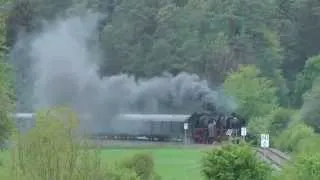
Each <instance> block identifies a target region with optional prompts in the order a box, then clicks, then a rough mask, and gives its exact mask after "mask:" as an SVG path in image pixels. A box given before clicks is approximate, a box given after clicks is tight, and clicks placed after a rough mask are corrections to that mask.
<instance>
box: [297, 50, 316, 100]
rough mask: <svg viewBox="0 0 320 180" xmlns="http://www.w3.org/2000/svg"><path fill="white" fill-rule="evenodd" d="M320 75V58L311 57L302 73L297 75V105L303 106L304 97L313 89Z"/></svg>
mask: <svg viewBox="0 0 320 180" xmlns="http://www.w3.org/2000/svg"><path fill="white" fill-rule="evenodd" d="M319 75H320V56H319V55H318V56H313V57H310V58H309V59H308V60H307V61H306V64H305V66H304V69H303V70H302V72H300V73H299V74H298V75H297V81H296V84H295V97H296V98H297V99H296V102H295V103H296V104H297V105H299V106H301V105H302V103H303V101H302V98H303V97H302V96H303V94H305V93H306V92H307V91H309V90H310V89H311V88H312V84H313V82H314V80H315V79H316V78H317V77H318V76H319Z"/></svg>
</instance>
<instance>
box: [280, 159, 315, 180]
mask: <svg viewBox="0 0 320 180" xmlns="http://www.w3.org/2000/svg"><path fill="white" fill-rule="evenodd" d="M278 179H279V180H304V179H308V180H318V179H320V153H301V154H299V155H298V156H296V157H295V158H294V162H293V163H291V164H288V166H287V167H285V168H284V170H283V171H282V174H281V175H280V177H278Z"/></svg>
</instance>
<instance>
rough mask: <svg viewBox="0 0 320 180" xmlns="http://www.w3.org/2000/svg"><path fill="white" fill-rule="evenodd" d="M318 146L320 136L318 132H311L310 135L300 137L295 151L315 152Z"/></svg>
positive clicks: (319, 144) (319, 145)
mask: <svg viewBox="0 0 320 180" xmlns="http://www.w3.org/2000/svg"><path fill="white" fill-rule="evenodd" d="M319 148H320V136H319V134H313V135H311V136H310V137H306V138H303V139H301V140H300V141H299V142H298V144H297V147H296V148H295V152H296V153H316V152H318V151H319Z"/></svg>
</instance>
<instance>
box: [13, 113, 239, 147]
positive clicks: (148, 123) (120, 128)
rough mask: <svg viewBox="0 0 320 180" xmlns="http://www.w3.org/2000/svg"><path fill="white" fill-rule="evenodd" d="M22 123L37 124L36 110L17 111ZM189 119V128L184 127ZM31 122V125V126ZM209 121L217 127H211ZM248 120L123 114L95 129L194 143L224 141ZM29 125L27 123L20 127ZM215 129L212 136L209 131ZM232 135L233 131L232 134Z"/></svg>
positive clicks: (104, 135) (122, 136)
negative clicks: (33, 112)
mask: <svg viewBox="0 0 320 180" xmlns="http://www.w3.org/2000/svg"><path fill="white" fill-rule="evenodd" d="M15 117H16V119H18V120H19V121H18V122H20V124H21V122H23V124H26V122H28V123H27V124H29V125H28V127H27V128H31V126H33V124H34V120H33V119H34V115H33V114H32V113H18V114H16V115H15ZM186 123H187V125H188V129H187V130H185V129H184V125H185V124H186ZM30 124H31V126H30ZM209 124H211V125H213V128H211V129H210V128H209ZM243 126H245V121H244V120H243V119H242V118H241V117H240V116H239V115H237V114H235V113H231V114H221V113H216V112H210V111H209V112H195V113H193V114H191V115H184V114H119V115H117V116H115V117H114V118H112V119H111V120H110V121H108V125H107V126H106V127H103V128H102V129H104V130H103V131H100V132H92V138H94V139H100V140H102V139H117V140H148V141H183V140H184V138H185V137H187V138H188V141H189V142H193V143H203V144H206V143H212V141H218V142H219V141H222V140H223V139H224V138H225V137H226V136H227V132H228V130H229V132H230V131H231V130H232V133H233V135H235V136H238V135H239V134H240V130H241V127H243ZM22 128H24V129H26V127H25V125H24V126H21V125H20V129H22ZM210 130H211V131H213V133H211V136H209V134H210V133H209V131H210ZM229 135H230V134H229Z"/></svg>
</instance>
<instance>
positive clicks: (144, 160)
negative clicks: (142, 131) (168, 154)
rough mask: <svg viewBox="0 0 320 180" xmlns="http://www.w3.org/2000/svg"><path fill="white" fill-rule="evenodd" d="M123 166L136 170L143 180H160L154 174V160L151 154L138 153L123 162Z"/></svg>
mask: <svg viewBox="0 0 320 180" xmlns="http://www.w3.org/2000/svg"><path fill="white" fill-rule="evenodd" d="M122 166H123V167H125V168H128V169H132V170H134V172H135V173H136V174H137V176H138V177H139V178H140V179H141V180H150V179H160V177H159V176H158V175H156V174H155V173H154V160H153V157H152V155H151V154H150V153H138V154H135V155H134V156H133V157H132V158H130V159H127V160H125V161H123V162H122Z"/></svg>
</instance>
